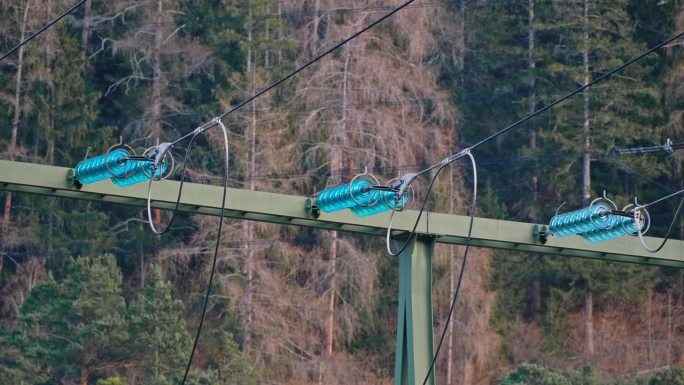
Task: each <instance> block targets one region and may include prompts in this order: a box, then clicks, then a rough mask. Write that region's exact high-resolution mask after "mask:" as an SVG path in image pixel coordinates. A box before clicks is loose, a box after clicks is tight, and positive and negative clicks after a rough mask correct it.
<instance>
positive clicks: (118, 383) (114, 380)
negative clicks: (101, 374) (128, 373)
mask: <svg viewBox="0 0 684 385" xmlns="http://www.w3.org/2000/svg"><path fill="white" fill-rule="evenodd" d="M96 385H127V384H126V381H125V380H124V379H123V378H121V377H107V378H102V379H99V380H97V382H96Z"/></svg>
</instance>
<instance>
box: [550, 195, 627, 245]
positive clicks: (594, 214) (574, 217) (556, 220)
mask: <svg viewBox="0 0 684 385" xmlns="http://www.w3.org/2000/svg"><path fill="white" fill-rule="evenodd" d="M610 211H611V208H610V206H608V205H607V204H605V203H603V202H599V203H595V204H593V205H591V206H589V207H587V208H584V209H581V210H575V211H571V212H569V213H565V214H560V215H556V216H554V217H553V218H551V221H550V223H549V232H550V233H551V234H552V235H554V236H556V237H567V236H570V235H576V234H582V233H587V232H590V231H592V230H597V229H608V228H611V227H613V226H614V225H615V219H614V217H615V216H614V215H611V214H610Z"/></svg>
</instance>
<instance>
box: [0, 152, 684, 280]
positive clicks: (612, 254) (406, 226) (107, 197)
mask: <svg viewBox="0 0 684 385" xmlns="http://www.w3.org/2000/svg"><path fill="white" fill-rule="evenodd" d="M70 172H71V169H68V168H64V167H56V166H47V165H38V164H31V163H21V162H10V161H2V160H0V190H7V191H16V192H26V193H33V194H42V195H49V196H57V197H64V198H74V199H86V200H94V201H105V202H111V203H120V204H125V205H133V206H145V204H146V198H147V185H146V184H140V185H135V186H131V187H128V188H119V187H116V186H114V185H113V184H112V183H110V182H109V181H104V182H99V183H94V184H91V185H86V186H83V187H82V188H81V189H77V188H75V187H73V185H72V184H71V183H70V182H69V180H68V176H69V174H70ZM178 186H179V183H178V182H175V181H161V182H156V183H155V184H154V193H153V206H154V207H159V208H165V209H169V208H173V205H174V203H175V201H176V194H177V191H178ZM221 194H222V188H221V187H219V186H210V185H202V184H195V183H186V184H185V186H184V187H183V196H182V198H181V206H180V210H181V211H184V212H189V213H198V214H207V215H218V214H219V211H220V207H221V196H222V195H221ZM417 214H418V213H417V212H416V211H412V210H408V211H406V212H401V213H398V214H396V215H395V220H394V227H395V228H396V233H395V234H396V235H401V234H402V233H405V232H406V231H409V230H410V229H411V228H412V226H413V223H414V220H415V218H416V216H417ZM225 215H226V216H228V217H232V218H240V219H251V220H256V221H264V222H272V223H280V224H287V225H298V226H309V227H315V228H320V229H331V230H339V231H348V232H354V233H361V234H368V235H374V236H384V235H385V231H386V226H387V224H388V221H389V214H387V213H384V214H379V215H375V216H372V217H366V218H358V217H356V216H354V215H353V214H352V213H350V212H348V211H344V212H336V213H321V214H320V215H319V216H315V215H314V214H312V210H311V200H310V199H308V198H306V197H299V196H292V195H285V194H276V193H268V192H260V191H247V190H240V189H229V191H228V196H227V198H226V211H225ZM534 229H535V225H534V224H530V223H522V222H512V221H501V220H494V219H486V218H476V219H475V223H474V226H473V237H472V242H471V244H472V245H473V246H480V247H487V248H495V249H507V250H515V251H522V252H535V253H544V254H555V255H563V256H571V257H583V258H593V259H599V260H609V261H619V262H631V263H641V264H650V265H664V266H674V267H684V241H669V242H668V244H667V245H666V246H665V247H664V248H663V249H662V250H661V251H660V252H658V253H656V254H650V253H648V252H646V251H645V250H644V249H643V248H642V247H641V245H640V244H639V242H638V240H637V239H635V238H628V237H626V238H621V239H619V240H615V241H608V242H604V243H599V244H589V243H586V242H584V241H583V240H582V239H581V238H579V237H566V238H554V237H549V239H548V241H547V242H546V243H545V244H542V243H541V242H539V240H538V239H536V237H535V236H534ZM417 230H418V233H419V234H420V235H424V236H431V237H435V238H436V241H437V242H439V243H450V244H464V243H465V239H466V236H467V231H468V217H466V216H460V215H447V214H440V213H426V214H425V215H424V216H423V218H422V219H421V221H420V224H419V226H418V229H417ZM646 242H648V243H649V244H652V245H655V244H658V243H659V242H660V239H657V238H649V237H647V238H646Z"/></svg>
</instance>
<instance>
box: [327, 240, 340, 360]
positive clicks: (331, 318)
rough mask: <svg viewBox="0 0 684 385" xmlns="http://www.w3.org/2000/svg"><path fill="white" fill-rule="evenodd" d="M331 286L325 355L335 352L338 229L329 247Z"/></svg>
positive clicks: (329, 290) (328, 355)
mask: <svg viewBox="0 0 684 385" xmlns="http://www.w3.org/2000/svg"><path fill="white" fill-rule="evenodd" d="M328 255H329V258H330V260H329V262H328V264H329V270H328V275H329V276H330V287H329V289H328V309H327V314H326V322H325V334H326V335H325V356H326V357H331V356H332V353H333V339H334V338H333V336H334V333H335V291H336V289H337V287H336V278H337V231H334V230H333V231H331V232H330V246H329V248H328Z"/></svg>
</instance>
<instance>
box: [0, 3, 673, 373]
mask: <svg viewBox="0 0 684 385" xmlns="http://www.w3.org/2000/svg"><path fill="white" fill-rule="evenodd" d="M397 4H399V3H398V2H397V1H378V0H353V1H351V0H350V1H345V2H339V1H332V0H297V1H295V0H197V1H186V0H116V1H98V0H92V1H88V2H86V3H85V4H84V5H83V6H82V7H81V8H80V9H79V10H78V11H76V12H75V13H74V14H73V15H71V16H69V17H67V18H66V19H65V20H63V21H62V22H60V23H58V24H57V25H55V26H54V27H53V28H50V29H49V30H48V31H46V32H45V33H44V34H42V35H41V36H40V37H38V38H37V39H35V40H34V41H32V42H31V43H29V44H28V45H26V46H25V47H23V48H21V49H19V50H18V51H17V52H16V53H15V54H13V55H11V56H10V57H8V58H7V59H5V60H3V61H2V62H0V71H1V72H2V75H1V76H0V96H1V97H0V158H2V159H9V160H16V161H22V162H32V163H43V164H55V165H60V166H67V167H73V166H74V165H75V164H76V163H77V162H78V161H79V160H82V159H83V158H84V157H85V156H87V155H88V154H89V155H91V156H92V155H96V154H101V153H103V152H105V151H106V150H107V148H108V147H109V146H111V145H113V144H115V143H118V142H119V138H120V137H121V138H123V140H124V142H126V143H128V144H130V145H131V146H133V147H136V148H146V147H149V146H152V145H155V144H156V143H158V142H159V141H166V140H169V139H174V138H176V137H178V136H179V135H180V134H183V133H187V132H189V131H190V130H192V129H194V128H195V127H197V126H198V125H200V124H202V123H203V122H206V121H207V120H208V119H210V118H211V117H213V116H215V115H216V114H217V113H219V112H222V111H225V110H227V109H228V108H229V107H230V106H232V105H235V104H236V103H238V102H240V101H242V100H244V99H245V98H246V97H248V96H249V95H251V94H253V93H254V92H255V91H257V90H259V89H261V88H262V87H263V86H264V85H266V84H268V83H269V82H271V81H273V80H275V79H277V78H279V77H281V76H282V75H283V74H285V73H287V72H288V71H290V70H292V69H294V68H295V67H296V66H298V65H300V64H302V63H304V62H305V61H306V60H308V59H309V58H311V57H313V56H314V55H316V54H317V53H320V52H323V51H324V50H325V49H327V48H329V47H331V46H333V45H334V44H336V43H337V42H338V41H340V40H341V39H343V38H344V37H346V36H348V35H350V34H351V33H353V32H355V31H356V30H358V29H360V28H361V27H363V26H365V25H366V24H368V23H369V22H370V21H372V20H374V19H376V18H377V17H379V16H380V15H382V14H383V13H385V12H387V11H389V10H390V9H391V8H392V7H393V6H396V5H397ZM71 5H72V4H71V2H70V1H65V0H2V1H0V51H2V52H6V51H7V50H9V49H10V48H11V47H13V46H14V45H16V44H17V43H18V42H19V41H22V40H24V39H25V38H26V37H27V36H28V35H29V34H30V33H31V32H33V31H35V30H37V29H38V28H39V27H40V26H42V25H43V24H44V23H45V22H46V21H47V20H50V19H53V18H54V17H56V16H57V15H59V14H60V13H62V12H64V11H65V10H66V9H67V8H68V7H69V6H71ZM682 28H684V2H681V1H674V0H661V1H655V0H653V1H651V0H647V1H637V0H610V1H608V0H557V1H549V0H546V1H540V0H512V1H491V0H433V1H428V0H421V1H418V2H416V3H415V4H414V5H411V6H409V7H408V8H407V9H405V10H403V11H401V12H399V13H398V14H397V15H395V16H393V17H392V18H391V19H389V20H387V21H385V22H384V23H382V24H381V25H379V26H378V27H377V28H374V29H373V30H371V31H369V32H368V33H366V34H364V35H362V36H361V37H359V38H357V39H355V40H353V41H352V42H351V43H349V44H347V45H346V46H344V47H343V48H341V49H340V50H338V51H336V52H335V53H334V54H332V55H330V56H328V57H326V58H325V59H323V60H321V61H320V62H319V63H317V64H315V65H314V66H312V67H311V68H310V69H308V70H307V71H305V72H303V73H301V74H300V75H298V76H297V77H296V78H295V79H293V80H291V81H288V82H286V83H285V84H284V85H283V86H282V87H279V88H278V89H277V90H275V91H274V92H272V93H270V94H268V95H266V96H264V97H262V98H260V99H258V100H257V101H256V102H254V103H252V104H250V105H248V106H246V107H245V108H243V109H241V110H239V111H237V112H236V113H235V114H232V115H231V116H229V117H228V118H227V119H226V120H225V123H226V124H227V126H228V128H229V131H230V133H229V137H230V153H231V158H230V175H229V183H230V185H231V186H232V187H238V188H243V189H250V190H260V191H274V192H280V193H288V194H296V195H305V196H313V195H314V194H315V193H316V192H317V191H320V190H322V189H323V188H325V186H327V185H330V184H333V183H339V182H344V181H348V180H349V179H350V178H352V177H353V176H354V175H356V174H357V173H359V172H362V170H363V169H364V168H365V167H368V169H369V171H371V172H372V173H374V174H375V175H377V176H379V177H381V179H383V180H387V179H390V178H393V177H396V176H398V175H400V174H402V173H405V172H408V171H414V170H417V169H420V168H421V167H423V166H425V165H428V164H431V163H433V162H435V161H437V160H439V159H442V158H444V157H445V156H446V155H449V154H451V153H453V152H455V151H457V150H458V149H459V148H462V147H464V146H466V145H468V144H472V143H474V142H476V141H478V140H480V139H482V138H483V137H484V136H485V135H487V134H489V133H492V132H494V131H495V130H497V129H499V128H501V127H503V126H504V125H506V124H508V123H510V122H513V121H515V120H517V119H518V118H520V117H522V116H524V115H525V114H526V113H528V112H530V111H533V110H535V109H536V108H539V107H541V106H543V105H545V104H547V103H548V102H549V101H551V100H553V99H555V98H557V97H559V96H561V95H563V94H565V93H567V92H569V91H571V90H573V89H575V88H576V87H578V86H580V85H582V84H586V83H587V82H588V81H590V80H591V79H593V78H596V77H597V76H600V75H601V74H603V73H605V72H606V71H607V70H608V69H611V68H613V67H614V66H616V65H617V64H620V63H622V62H624V61H626V60H627V59H629V58H631V57H633V56H635V55H636V54H638V53H640V52H641V51H643V50H645V49H646V47H649V46H652V45H654V44H656V43H658V42H660V41H662V40H664V39H665V38H666V37H668V36H670V35H671V34H673V33H675V32H676V31H678V30H681V29H682ZM681 45H682V42H681V41H676V42H673V43H672V44H670V45H669V46H667V47H665V48H664V49H662V50H660V51H658V52H656V53H655V54H654V55H651V56H649V57H648V58H646V59H645V60H642V61H640V62H639V63H638V64H636V65H634V66H631V67H629V68H628V69H627V70H626V71H624V72H621V73H620V74H619V75H618V76H615V77H614V78H612V79H610V80H609V81H606V82H603V83H601V84H599V85H597V86H595V87H592V88H590V89H589V90H587V91H586V92H584V93H583V94H581V95H578V96H577V97H575V98H574V99H572V100H570V101H568V102H566V103H565V104H563V105H562V106H560V107H558V108H555V109H554V110H552V111H549V112H548V113H545V114H544V115H542V116H540V117H538V118H536V119H534V120H532V121H530V122H529V123H528V124H527V125H526V126H524V127H519V128H518V129H517V130H515V131H513V132H510V133H509V134H506V135H504V136H501V137H499V138H498V139H497V140H496V141H494V142H492V143H490V144H487V145H485V146H482V147H480V148H478V150H477V151H476V153H475V154H474V155H475V157H476V159H477V161H478V167H479V171H478V173H479V175H480V179H479V180H480V186H479V188H480V191H482V193H481V194H480V197H479V199H478V202H479V204H478V215H480V216H486V217H490V218H502V219H511V220H518V221H527V222H535V223H545V222H547V221H548V219H549V218H550V217H551V216H552V214H553V213H554V212H555V210H556V208H557V207H558V206H559V205H560V204H561V203H562V202H567V207H569V208H578V207H581V206H582V205H583V204H586V203H587V201H588V200H589V199H593V198H594V197H596V196H598V195H599V194H601V192H602V191H603V190H606V191H607V193H608V194H609V195H610V197H612V198H613V199H615V200H617V201H618V202H619V203H620V204H627V203H628V202H629V201H630V199H631V198H632V197H633V196H635V195H636V196H638V197H639V199H640V200H641V201H650V200H653V199H656V198H659V197H661V196H664V195H666V194H667V193H668V192H671V191H675V190H677V189H681V188H682V187H683V185H684V182H683V179H682V166H684V152H683V151H681V150H680V151H675V152H674V153H672V154H668V153H666V152H664V151H663V152H659V153H652V154H638V155H637V154H632V155H623V156H619V157H615V156H611V155H610V150H611V149H613V148H629V147H639V146H653V145H659V144H662V143H664V141H665V139H666V138H671V139H672V140H673V142H675V143H678V142H682V141H684V125H683V124H684V121H683V120H682V119H683V118H682V117H683V116H684V102H683V101H682V96H683V95H684V60H683V59H684V58H683V57H682V54H683V52H684V51H683V50H682V49H681ZM191 151H192V152H191V154H190V157H189V164H188V167H187V170H186V179H187V180H189V181H192V182H195V183H204V184H215V185H218V184H220V183H221V172H222V171H221V165H222V162H223V153H222V151H223V148H222V138H221V136H220V133H219V132H218V131H217V130H213V131H209V132H207V135H206V136H205V137H203V138H202V139H200V140H198V141H197V143H195V144H194V147H193V148H192V150H191ZM182 155H183V152H182V149H181V150H180V151H178V154H177V158H180V157H182ZM174 177H175V178H178V177H179V175H178V173H176V175H175V176H174ZM471 178H472V176H471V173H470V171H469V168H468V165H467V164H456V165H454V166H453V167H452V168H451V169H450V170H449V172H446V173H443V175H441V177H440V178H439V179H438V180H437V183H436V186H435V189H434V193H433V195H432V196H431V197H430V199H429V201H428V205H429V209H430V210H435V211H439V212H449V213H456V214H464V213H466V211H467V207H468V203H469V200H470V199H471V198H470V189H471V187H470V182H471V181H472V179H471ZM102 183H109V182H102ZM426 187H427V186H425V182H424V181H420V182H418V188H417V192H418V197H419V198H420V197H422V194H423V193H424V191H425V188H426ZM0 197H1V198H2V202H3V203H4V204H3V209H4V210H3V212H2V218H1V219H2V232H1V235H0V236H1V238H0V378H2V379H3V382H5V383H8V384H10V383H11V384H83V385H85V384H99V385H117V384H170V383H178V380H179V378H180V377H182V373H183V369H184V368H185V363H186V360H187V358H188V356H189V353H190V348H191V345H192V335H193V334H194V332H195V328H196V325H197V321H198V318H199V314H200V311H201V305H202V302H203V295H204V294H203V293H204V291H205V290H206V285H207V281H208V271H209V268H210V266H211V263H210V261H211V255H212V251H213V248H212V243H213V242H214V239H215V237H216V227H217V223H218V219H216V218H211V217H204V216H199V215H185V214H183V215H180V216H179V218H177V220H176V221H175V222H174V225H173V228H172V229H171V232H170V234H167V235H164V236H161V237H158V236H154V235H153V234H152V233H151V232H150V231H149V230H148V228H147V224H146V223H145V222H146V220H147V219H146V216H145V215H144V214H143V213H142V212H141V210H139V209H134V208H129V207H123V206H116V205H111V204H107V203H99V202H82V201H72V200H65V199H59V198H45V197H38V196H32V195H24V194H17V193H1V194H0ZM677 204H678V202H677V201H668V202H666V203H663V204H662V205H659V206H657V207H654V208H653V210H652V217H653V221H654V228H653V229H652V230H651V233H650V234H652V235H655V236H663V235H664V233H665V231H666V229H667V225H668V224H669V221H670V219H671V217H672V214H673V212H674V210H675V208H676V206H677ZM168 218H169V216H168V213H164V212H159V211H156V212H155V216H154V220H155V221H158V222H164V221H166V220H168ZM226 223H227V226H226V227H224V235H223V237H222V241H221V245H220V250H219V261H218V270H217V277H216V280H215V281H214V282H215V287H214V288H213V289H212V293H211V294H212V295H211V297H210V302H209V306H210V307H209V309H208V313H207V320H206V321H207V322H206V324H205V327H204V331H203V334H202V337H201V340H200V344H199V351H198V353H197V355H196V356H195V360H194V365H193V369H192V371H191V375H190V381H189V383H191V384H314V383H315V384H389V383H392V376H393V365H394V347H395V329H396V326H395V325H396V311H397V309H396V296H397V291H398V288H397V263H396V260H395V259H394V258H390V257H388V256H387V255H385V254H384V253H383V250H384V246H383V244H382V241H381V240H379V239H375V238H369V237H362V236H356V235H354V236H351V235H348V234H344V233H341V232H339V233H338V232H335V231H328V230H325V231H324V230H313V229H306V228H293V227H282V226H278V225H271V224H263V223H252V222H248V221H236V220H230V221H227V222H226ZM674 237H675V238H678V239H682V238H684V218H682V217H681V216H680V218H679V219H678V220H677V222H676V223H675V227H674ZM462 251H463V250H462V248H460V247H454V246H452V247H448V246H439V247H438V248H437V250H436V252H435V257H434V272H433V279H434V282H433V284H434V294H433V299H434V313H435V314H434V315H435V330H438V331H439V330H441V328H443V327H444V323H445V320H446V313H447V310H448V305H449V301H450V298H451V293H452V292H453V290H454V280H455V276H456V274H457V272H458V266H459V265H460V261H461V258H462ZM682 252H683V253H684V251H682ZM453 321H454V322H453V323H452V324H451V326H450V328H449V331H450V332H449V335H448V338H447V345H446V347H445V349H444V351H443V352H442V353H443V354H441V355H440V357H439V360H438V362H437V369H436V374H437V380H438V383H440V384H463V385H475V384H507V385H511V384H526V383H529V384H548V385H561V384H615V383H619V384H684V372H682V369H680V367H681V366H684V273H683V272H682V271H680V270H676V269H669V268H655V267H646V266H636V265H626V264H616V263H606V262H598V261H589V260H581V259H568V258H561V257H557V256H542V255H536V254H516V253H511V252H500V251H497V252H493V251H491V250H484V249H476V250H475V251H474V253H473V256H472V259H470V260H469V261H468V265H467V267H466V274H465V280H464V286H463V290H462V293H461V295H460V298H459V302H458V304H457V306H456V310H455V316H454V319H453ZM436 334H437V333H436Z"/></svg>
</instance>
